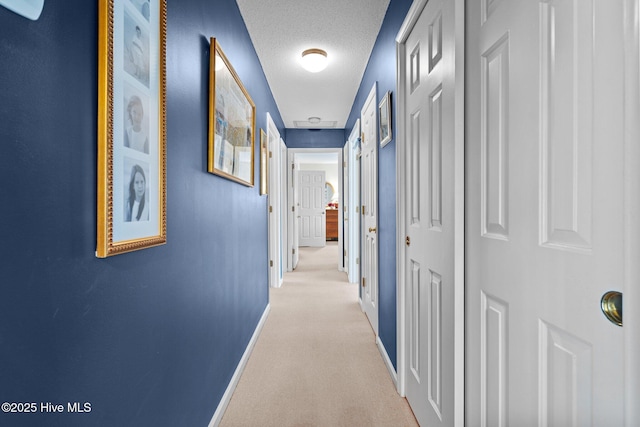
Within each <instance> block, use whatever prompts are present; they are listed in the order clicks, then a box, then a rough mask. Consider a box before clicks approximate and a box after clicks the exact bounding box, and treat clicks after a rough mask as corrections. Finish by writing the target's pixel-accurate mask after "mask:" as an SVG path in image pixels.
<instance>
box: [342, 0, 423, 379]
mask: <svg viewBox="0 0 640 427" xmlns="http://www.w3.org/2000/svg"><path fill="white" fill-rule="evenodd" d="M410 7H411V1H410V0H391V2H390V3H389V8H388V9H387V15H386V16H385V18H384V21H383V23H382V27H381V28H380V33H379V34H378V39H377V40H376V43H375V45H374V47H373V51H372V53H371V57H370V58H369V64H368V65H367V68H366V70H365V73H364V76H363V78H362V82H361V83H360V88H359V89H358V94H357V95H356V98H355V101H354V103H353V106H352V108H351V113H350V114H349V119H348V120H347V126H346V129H345V135H347V136H348V135H350V134H351V130H352V129H353V126H354V125H355V122H356V120H357V119H358V118H360V110H361V109H362V106H363V105H364V102H365V101H366V99H367V96H368V95H369V92H370V91H371V88H372V87H373V84H374V82H376V81H377V82H378V100H377V102H378V103H379V102H380V100H381V99H382V97H383V96H384V94H385V93H386V92H387V91H391V130H392V131H393V135H392V137H393V139H392V140H391V142H389V143H388V144H387V145H385V146H384V148H381V149H379V151H378V239H379V241H378V244H379V248H380V253H379V256H380V261H379V268H380V270H379V312H378V316H379V318H378V334H379V336H380V340H381V341H382V343H383V344H384V347H385V349H386V350H387V354H388V355H389V358H390V359H391V363H393V366H394V367H396V368H397V361H396V356H397V351H396V323H397V322H396V141H395V136H396V104H395V102H396V94H395V88H396V45H395V38H396V35H397V34H398V31H399V30H400V26H401V25H402V22H403V21H404V18H405V16H406V15H407V12H408V11H409V8H410Z"/></svg>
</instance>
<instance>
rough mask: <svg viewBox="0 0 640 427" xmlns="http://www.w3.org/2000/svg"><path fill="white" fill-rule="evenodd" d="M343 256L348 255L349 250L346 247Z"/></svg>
mask: <svg viewBox="0 0 640 427" xmlns="http://www.w3.org/2000/svg"><path fill="white" fill-rule="evenodd" d="M343 256H345V257H346V256H347V251H346V249H345V251H344V255H343Z"/></svg>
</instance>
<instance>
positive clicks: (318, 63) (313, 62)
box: [301, 49, 327, 73]
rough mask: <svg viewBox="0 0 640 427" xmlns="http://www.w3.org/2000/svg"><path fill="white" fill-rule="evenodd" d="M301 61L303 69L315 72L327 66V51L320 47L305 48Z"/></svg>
mask: <svg viewBox="0 0 640 427" xmlns="http://www.w3.org/2000/svg"><path fill="white" fill-rule="evenodd" d="M301 61H302V66H303V67H304V69H305V70H307V71H310V72H312V73H317V72H318V71H322V70H324V69H325V68H326V66H327V52H325V51H324V50H322V49H307V50H305V51H304V52H302V60H301Z"/></svg>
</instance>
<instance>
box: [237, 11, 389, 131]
mask: <svg viewBox="0 0 640 427" xmlns="http://www.w3.org/2000/svg"><path fill="white" fill-rule="evenodd" d="M237 2H238V6H239V8H240V13H241V14H242V16H243V18H244V21H245V24H246V25H247V29H248V30H249V35H250V37H251V40H252V42H253V45H254V47H255V49H256V52H257V54H258V58H259V59H260V62H261V63H262V68H263V70H264V73H265V75H266V77H267V81H268V82H269V86H270V87H271V91H272V93H273V97H274V98H275V101H276V104H277V105H278V109H279V110H280V114H281V115H282V119H283V120H284V125H285V127H287V128H296V127H298V128H338V129H342V128H344V127H345V126H346V121H347V119H348V116H349V113H350V112H351V106H352V104H353V101H354V99H355V96H356V92H357V91H358V87H359V86H360V81H361V80H362V75H363V74H364V70H365V68H366V66H367V62H368V61H369V56H370V54H371V50H372V49H373V45H374V44H375V41H376V38H377V37H378V32H379V31H380V26H381V25H382V21H383V19H384V16H385V14H386V12H387V7H388V6H389V0H237ZM310 48H319V49H324V50H325V51H327V54H328V55H327V56H328V58H329V65H328V66H327V68H326V69H325V70H324V71H321V72H319V73H310V72H308V71H306V70H305V69H303V68H302V67H301V66H300V64H299V62H298V59H299V57H300V56H301V53H302V51H303V50H306V49H310ZM309 117H320V119H321V122H320V123H319V124H311V123H309V122H308V119H309Z"/></svg>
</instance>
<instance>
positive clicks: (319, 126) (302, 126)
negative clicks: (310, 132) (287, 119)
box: [293, 120, 338, 129]
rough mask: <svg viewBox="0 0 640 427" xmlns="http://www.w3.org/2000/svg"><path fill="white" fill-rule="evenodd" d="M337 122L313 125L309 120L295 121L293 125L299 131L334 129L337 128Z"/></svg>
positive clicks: (323, 122)
mask: <svg viewBox="0 0 640 427" xmlns="http://www.w3.org/2000/svg"><path fill="white" fill-rule="evenodd" d="M336 124H338V122H336V121H332V122H331V121H320V122H315V123H312V122H310V121H308V120H294V121H293V125H294V126H295V127H296V128H299V129H332V128H335V127H336Z"/></svg>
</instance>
